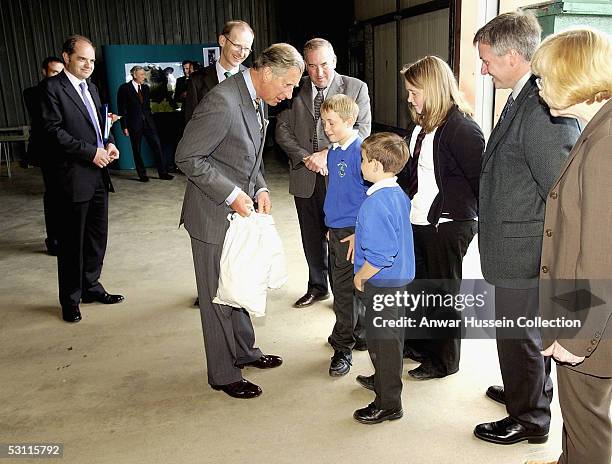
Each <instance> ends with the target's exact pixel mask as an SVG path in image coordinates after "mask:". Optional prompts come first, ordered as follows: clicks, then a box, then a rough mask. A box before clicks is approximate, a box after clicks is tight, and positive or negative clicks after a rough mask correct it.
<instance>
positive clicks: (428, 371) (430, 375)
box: [408, 364, 448, 380]
mask: <svg viewBox="0 0 612 464" xmlns="http://www.w3.org/2000/svg"><path fill="white" fill-rule="evenodd" d="M408 375H409V376H410V377H412V378H413V379H415V380H429V379H441V378H442V377H446V376H447V375H448V374H443V373H441V372H438V371H436V370H434V369H432V368H430V367H427V366H424V365H423V364H421V365H420V366H419V367H417V368H415V369H412V370H410V371H408Z"/></svg>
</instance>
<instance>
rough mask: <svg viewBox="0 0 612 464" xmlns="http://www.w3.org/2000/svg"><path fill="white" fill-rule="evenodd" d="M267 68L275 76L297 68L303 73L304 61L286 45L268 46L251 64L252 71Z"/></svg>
mask: <svg viewBox="0 0 612 464" xmlns="http://www.w3.org/2000/svg"><path fill="white" fill-rule="evenodd" d="M264 67H268V68H271V69H272V74H274V75H275V76H279V75H283V74H285V73H286V72H287V70H289V68H298V69H299V70H300V73H303V72H304V59H303V58H302V55H300V52H298V51H297V50H296V49H295V48H294V47H293V46H291V45H289V44H287V43H276V44H272V45H270V46H269V47H268V48H266V49H265V50H264V51H263V52H261V54H260V55H259V56H258V57H257V58H255V61H254V62H253V68H254V69H261V68H264Z"/></svg>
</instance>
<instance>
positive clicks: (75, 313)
mask: <svg viewBox="0 0 612 464" xmlns="http://www.w3.org/2000/svg"><path fill="white" fill-rule="evenodd" d="M62 319H64V320H65V321H66V322H79V321H80V320H81V319H82V317H81V310H80V309H79V305H74V306H62Z"/></svg>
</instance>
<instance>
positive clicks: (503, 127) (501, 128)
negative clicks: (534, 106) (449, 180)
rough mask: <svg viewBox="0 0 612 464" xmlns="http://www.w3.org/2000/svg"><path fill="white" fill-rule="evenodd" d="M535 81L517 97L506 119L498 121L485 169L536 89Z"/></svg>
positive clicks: (530, 80) (486, 158)
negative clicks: (522, 107)
mask: <svg viewBox="0 0 612 464" xmlns="http://www.w3.org/2000/svg"><path fill="white" fill-rule="evenodd" d="M533 80H534V77H533V76H532V77H531V78H530V79H529V80H528V81H527V82H526V83H525V86H524V87H523V89H522V90H521V93H519V96H518V97H517V99H516V101H515V102H514V104H513V105H512V107H511V108H510V110H509V111H508V114H506V117H505V118H504V119H503V120H501V121H498V122H497V124H496V125H495V127H494V128H493V131H492V132H491V136H490V137H489V142H488V143H487V149H486V151H485V156H484V160H483V163H482V167H483V169H484V167H485V166H486V164H487V163H488V162H489V160H490V159H491V157H492V156H493V153H494V152H495V148H496V147H497V145H498V144H499V142H500V141H501V139H502V138H503V136H504V135H505V134H506V132H507V131H508V129H509V128H510V126H511V125H512V121H513V120H514V118H515V117H516V115H517V113H518V110H519V109H520V108H521V106H522V105H523V103H524V101H525V100H526V99H527V97H528V96H529V95H530V94H531V93H532V92H533V90H534V87H535V83H534V81H533Z"/></svg>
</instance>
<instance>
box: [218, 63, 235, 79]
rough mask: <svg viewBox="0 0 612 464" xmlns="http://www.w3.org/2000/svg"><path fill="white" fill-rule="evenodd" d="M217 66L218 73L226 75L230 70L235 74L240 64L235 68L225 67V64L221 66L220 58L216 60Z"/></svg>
mask: <svg viewBox="0 0 612 464" xmlns="http://www.w3.org/2000/svg"><path fill="white" fill-rule="evenodd" d="M215 66H216V68H217V74H221V75H224V74H225V73H226V72H227V71H229V72H231V73H232V76H233V75H234V74H236V73H237V72H238V71H239V66H236V67H235V68H232V69H225V68H224V67H223V66H221V63H219V60H217V61H216V62H215Z"/></svg>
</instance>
